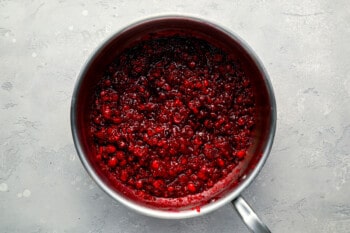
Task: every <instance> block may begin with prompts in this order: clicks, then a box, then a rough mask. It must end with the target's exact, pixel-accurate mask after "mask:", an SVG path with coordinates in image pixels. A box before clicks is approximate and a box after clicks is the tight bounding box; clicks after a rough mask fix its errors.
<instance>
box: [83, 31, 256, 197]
mask: <svg viewBox="0 0 350 233" xmlns="http://www.w3.org/2000/svg"><path fill="white" fill-rule="evenodd" d="M254 113H255V104H254V96H253V91H252V88H251V84H250V80H249V78H248V77H247V76H246V75H245V73H244V72H243V71H242V69H241V68H240V65H239V62H238V61H237V60H234V59H233V58H231V57H230V56H229V55H227V54H225V53H224V52H223V51H221V50H220V49H218V48H216V47H214V46H212V45H210V44H208V42H205V41H203V40H201V39H197V38H194V37H183V36H181V37H180V36H171V37H167V38H158V39H148V40H145V41H142V42H139V43H138V44H136V45H135V46H134V47H132V48H130V49H127V50H125V51H124V52H123V53H122V54H121V55H120V56H119V57H118V58H117V59H116V60H115V62H114V63H113V64H111V65H110V66H109V67H108V70H107V71H106V73H105V75H104V77H103V79H102V80H101V81H100V83H99V85H98V87H97V89H96V93H95V96H94V102H93V106H92V109H91V123H90V125H91V138H92V140H93V147H94V148H95V151H96V153H95V154H94V157H95V158H93V159H94V161H96V162H97V164H98V166H99V168H100V169H101V170H102V171H104V172H105V173H106V174H107V176H108V177H109V178H110V179H114V180H116V181H117V182H118V183H119V187H120V185H121V186H123V187H126V188H127V189H128V190H132V191H133V195H136V196H137V197H138V198H139V199H140V200H142V199H147V198H150V197H154V198H181V197H186V196H189V195H195V194H200V193H202V192H204V191H207V190H209V189H210V188H211V187H213V186H214V185H215V184H216V183H217V182H219V181H220V180H223V179H224V178H225V177H227V175H228V174H229V173H230V172H231V171H233V169H234V168H235V167H236V166H237V164H238V163H239V162H240V161H241V160H243V158H244V157H245V155H246V151H247V149H248V147H249V145H250V143H251V133H252V129H253V127H254V124H255V114H254Z"/></svg>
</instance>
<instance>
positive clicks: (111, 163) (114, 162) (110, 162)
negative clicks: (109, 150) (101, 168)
mask: <svg viewBox="0 0 350 233" xmlns="http://www.w3.org/2000/svg"><path fill="white" fill-rule="evenodd" d="M117 162H118V161H117V159H116V157H112V158H110V159H109V160H108V166H109V167H115V166H116V165H117Z"/></svg>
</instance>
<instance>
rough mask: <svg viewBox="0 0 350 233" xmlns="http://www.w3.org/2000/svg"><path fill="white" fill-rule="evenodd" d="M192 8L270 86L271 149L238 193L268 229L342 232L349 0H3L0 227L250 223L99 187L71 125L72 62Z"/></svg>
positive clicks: (115, 228)
mask: <svg viewBox="0 0 350 233" xmlns="http://www.w3.org/2000/svg"><path fill="white" fill-rule="evenodd" d="M160 13H162V14H164V13H179V14H190V15H194V16H200V17H203V18H206V19H208V20H212V21H214V22H217V23H219V24H221V25H223V26H225V27H227V28H229V29H231V30H233V31H235V32H236V33H237V34H239V35H240V36H241V37H242V38H244V39H245V40H246V41H247V42H248V43H249V44H250V45H251V46H252V47H253V48H254V50H255V51H256V52H257V54H258V55H259V56H260V58H261V59H262V61H263V63H264V64H265V66H266V68H267V70H268V72H269V74H270V76H271V79H272V83H273V86H274V88H275V92H276V98H277V103H278V129H277V133H276V139H275V143H274V147H273V149H272V152H271V155H270V157H269V159H268V161H267V163H266V165H265V167H264V168H263V170H262V172H261V173H260V175H259V177H258V178H257V179H256V180H255V181H254V183H253V184H252V185H251V186H250V187H249V188H248V189H247V190H246V191H245V192H244V193H243V195H244V197H245V198H246V199H247V200H248V201H249V202H250V204H251V205H252V206H253V207H254V208H255V210H256V212H257V213H258V214H259V215H260V216H261V218H262V219H263V220H264V221H265V222H266V223H267V224H268V225H269V226H270V228H271V229H272V231H273V232H293V233H294V232H305V233H308V232H349V229H350V198H349V194H350V184H349V182H350V118H349V116H350V105H349V103H350V56H349V54H350V46H349V44H350V39H349V38H350V2H349V1H347V0H339V1H331V0H312V1H310V0H296V1H289V0H288V1H287V0H282V1H277V0H272V1H265V0H252V1H243V0H233V1H223V0H217V1H215V2H210V1H203V2H201V3H198V1H183V0H178V1H168V0H166V1H160V0H154V1H126V0H125V1H120V0H119V1H115V0H101V1H65V0H58V1H42V0H33V1H25V0H22V1H7V0H0V69H1V75H0V120H1V121H0V129H1V134H0V232H4V233H6V232H126V233H132V232H146V233H147V232H169V233H172V232H174V233H175V232H191V233H196V232H198V233H205V232H208V233H209V232H222V233H225V232H227V233H228V232H248V230H247V229H246V228H245V226H244V225H243V223H242V222H241V220H240V219H239V217H238V216H237V214H236V213H235V212H234V211H232V208H231V206H230V205H227V206H225V207H223V208H221V209H219V210H218V211H216V212H214V213H212V214H209V215H206V216H203V217H199V218H194V219H187V220H179V221H174V220H158V219H153V218H149V217H144V216H141V215H138V214H136V213H134V212H133V211H131V210H128V209H126V208H125V207H123V206H121V205H120V204H118V203H115V202H114V201H112V200H111V199H110V198H109V197H108V196H106V195H105V194H104V193H103V192H102V191H101V190H100V189H99V188H98V187H97V186H96V185H95V183H93V182H92V180H91V179H90V178H89V177H88V175H87V174H86V172H85V171H84V169H83V167H82V165H81V163H80V161H79V159H78V158H77V155H76V152H75V149H74V146H73V142H72V137H71V133H70V124H69V108H70V98H71V94H72V90H73V87H74V83H75V80H76V77H77V74H78V72H79V71H80V69H81V67H82V65H83V64H84V62H85V61H86V59H87V58H88V56H89V54H91V52H92V51H93V49H94V48H96V47H97V46H98V44H99V43H100V42H101V41H103V40H105V39H106V38H107V37H108V36H110V35H111V34H112V33H113V32H116V31H117V30H119V29H120V28H122V27H124V26H126V25H127V24H129V23H130V22H134V21H135V20H138V19H141V18H144V17H148V16H152V15H157V14H160Z"/></svg>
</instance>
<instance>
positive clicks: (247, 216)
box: [231, 196, 271, 233]
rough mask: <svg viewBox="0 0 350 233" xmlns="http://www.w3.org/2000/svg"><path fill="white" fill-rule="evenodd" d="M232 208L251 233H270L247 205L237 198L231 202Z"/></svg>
mask: <svg viewBox="0 0 350 233" xmlns="http://www.w3.org/2000/svg"><path fill="white" fill-rule="evenodd" d="M231 203H232V205H233V207H234V208H235V209H236V210H237V212H238V214H239V215H240V217H241V218H242V220H243V222H244V223H245V225H246V226H247V227H248V228H249V230H250V231H251V232H253V233H271V231H270V230H269V228H267V226H266V225H265V224H264V223H263V222H262V221H261V220H260V218H259V217H258V216H257V215H256V214H255V212H254V211H253V209H252V208H251V207H250V206H249V205H248V203H247V202H246V201H245V200H244V199H243V197H241V196H239V197H238V198H237V199H235V200H233V201H232V202H231Z"/></svg>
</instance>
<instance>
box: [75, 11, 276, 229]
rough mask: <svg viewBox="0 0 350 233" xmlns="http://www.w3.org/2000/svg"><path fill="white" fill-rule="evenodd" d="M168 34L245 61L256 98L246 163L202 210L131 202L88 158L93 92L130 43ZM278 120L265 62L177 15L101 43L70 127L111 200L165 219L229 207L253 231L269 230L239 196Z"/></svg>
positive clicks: (81, 83)
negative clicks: (193, 37) (191, 38)
mask: <svg viewBox="0 0 350 233" xmlns="http://www.w3.org/2000/svg"><path fill="white" fill-rule="evenodd" d="M169 30H172V31H179V32H181V33H186V32H189V33H195V34H196V35H198V36H199V37H201V38H202V39H205V40H207V41H210V42H211V43H213V44H216V45H218V46H220V47H222V48H224V49H225V50H226V51H229V52H230V53H234V54H235V56H236V57H238V58H239V59H240V61H241V62H242V64H243V69H244V70H245V72H246V73H247V75H249V76H250V77H251V82H252V86H253V87H254V92H255V96H256V108H257V117H256V119H257V123H256V125H255V129H254V137H253V142H252V145H251V146H250V148H249V150H248V153H247V156H246V158H245V159H244V161H243V162H241V163H240V164H239V165H238V166H237V167H236V168H235V174H236V175H237V177H236V179H235V181H234V182H232V184H231V185H227V186H226V187H222V190H220V192H216V194H215V196H213V197H212V198H211V200H212V201H210V202H206V203H203V204H201V206H200V210H198V208H192V207H188V208H186V207H185V208H181V209H176V210H174V209H164V208H157V207H154V206H148V205H144V204H143V203H140V202H138V201H135V200H133V199H130V198H128V196H126V195H124V194H123V193H122V192H120V191H118V190H116V189H115V188H114V187H113V185H111V183H110V182H109V181H108V179H107V178H106V177H104V175H103V174H102V173H101V172H99V170H98V169H97V168H96V166H95V164H94V162H93V161H92V160H91V157H90V156H89V155H90V154H91V153H93V151H92V149H91V139H89V137H88V136H87V135H88V130H89V129H88V128H89V127H88V122H89V116H88V111H89V108H90V106H91V96H92V95H93V94H92V93H93V92H94V88H95V87H96V85H97V83H98V82H99V79H100V78H101V75H102V74H103V72H104V70H105V69H106V67H107V65H108V64H109V63H111V62H112V61H113V59H115V58H116V56H117V55H118V54H119V53H120V52H121V51H122V50H123V49H124V48H126V47H127V46H128V45H130V44H131V43H132V41H135V40H138V39H139V38H141V37H143V36H145V35H149V34H152V33H162V31H169ZM276 120H277V119H276V102H275V96H274V92H273V88H272V85H271V82H270V80H269V77H268V74H267V72H266V70H265V68H264V66H263V64H262V62H261V61H260V60H259V58H258V57H257V55H256V54H255V53H254V52H253V50H252V49H251V48H250V47H249V46H248V45H247V43H245V42H244V40H242V39H241V38H240V37H239V36H238V35H236V34H235V33H234V32H232V31H231V30H228V29H224V28H223V27H222V26H218V24H214V23H211V22H209V21H207V20H204V19H200V18H195V17H189V16H178V15H177V16H173V15H169V16H161V17H152V18H148V19H144V20H141V21H139V22H136V23H133V24H131V25H130V26H127V27H126V28H124V29H122V30H120V31H119V32H117V33H116V34H114V35H112V36H111V37H110V38H109V39H107V40H106V41H105V42H104V43H102V44H101V45H100V46H99V47H98V48H97V50H96V51H95V52H94V53H93V54H92V56H91V57H90V58H89V59H88V62H87V63H86V64H85V66H84V67H83V69H82V71H81V73H80V75H79V76H78V79H77V82H76V86H75V89H74V93H73V97H72V102H71V129H72V135H73V139H74V144H75V147H76V150H77V153H78V155H79V157H80V160H81V162H82V164H83V165H84V167H85V169H86V171H87V172H88V174H89V175H90V176H91V177H92V179H93V180H94V181H95V182H96V183H97V184H98V186H100V188H101V189H102V190H103V191H105V192H106V193H107V194H108V195H109V196H111V197H112V198H113V199H115V200H116V201H118V202H120V203H122V204H124V205H125V206H127V207H129V208H131V209H133V210H135V211H137V212H139V213H141V214H144V215H148V216H152V217H156V218H163V219H183V218H190V217H198V216H202V215H205V214H208V213H209V212H212V211H214V210H217V209H218V208H220V207H222V206H224V205H226V204H228V203H231V204H232V205H233V206H234V208H235V209H236V210H237V212H238V213H239V215H240V216H241V218H242V219H243V221H244V222H245V224H246V225H247V227H248V228H249V229H250V230H251V231H252V232H270V231H269V229H268V228H267V227H266V225H265V224H264V223H263V222H262V221H261V220H260V219H259V218H258V217H257V215H256V214H255V213H254V211H253V210H252V208H251V207H250V206H249V205H248V204H247V202H246V201H245V200H244V199H243V197H242V196H241V193H242V192H243V190H245V189H246V188H248V186H249V185H250V184H251V183H252V182H253V180H254V179H255V178H256V176H257V175H258V173H259V171H260V170H261V169H262V167H263V165H264V163H265V161H266V159H267V157H268V155H269V153H270V150H271V147H272V143H273V139H274V135H275V129H276Z"/></svg>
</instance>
